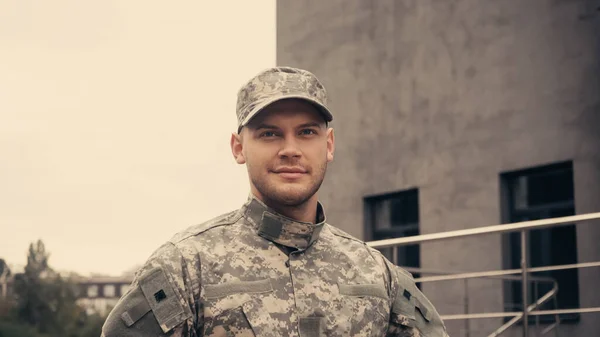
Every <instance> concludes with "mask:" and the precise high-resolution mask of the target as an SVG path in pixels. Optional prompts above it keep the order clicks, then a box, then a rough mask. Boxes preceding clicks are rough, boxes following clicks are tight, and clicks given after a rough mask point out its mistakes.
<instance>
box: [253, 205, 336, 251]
mask: <svg viewBox="0 0 600 337" xmlns="http://www.w3.org/2000/svg"><path fill="white" fill-rule="evenodd" d="M243 208H244V210H243V212H244V217H246V218H247V219H248V220H249V221H250V222H251V223H252V224H253V225H254V226H256V228H257V230H258V235H260V236H262V237H263V238H265V239H267V240H270V241H273V242H275V243H278V244H280V245H284V246H287V247H292V248H297V249H299V250H304V249H306V248H308V247H309V246H310V245H311V244H312V243H313V242H315V241H317V239H318V238H319V234H320V233H321V230H322V229H323V226H324V225H325V213H324V211H323V205H322V204H321V203H320V202H318V203H317V220H318V222H317V223H316V224H313V223H308V222H302V221H297V220H294V219H291V218H288V217H286V216H283V215H281V214H279V213H277V212H275V211H274V210H273V209H271V208H270V207H268V206H267V205H265V204H264V203H263V202H262V201H260V200H258V199H257V198H256V197H255V196H254V195H252V194H250V196H249V197H248V201H247V202H246V204H245V205H244V207H243Z"/></svg>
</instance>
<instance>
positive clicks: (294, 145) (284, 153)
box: [279, 137, 302, 158]
mask: <svg viewBox="0 0 600 337" xmlns="http://www.w3.org/2000/svg"><path fill="white" fill-rule="evenodd" d="M301 155H302V151H300V147H299V146H298V142H297V141H296V140H295V139H294V138H293V137H286V139H285V140H284V141H283V147H282V148H281V150H279V156H280V157H288V158H292V157H300V156H301Z"/></svg>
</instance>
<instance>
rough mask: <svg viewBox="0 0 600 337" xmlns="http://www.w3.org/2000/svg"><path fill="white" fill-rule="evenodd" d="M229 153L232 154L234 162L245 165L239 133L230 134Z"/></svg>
mask: <svg viewBox="0 0 600 337" xmlns="http://www.w3.org/2000/svg"><path fill="white" fill-rule="evenodd" d="M230 145H231V153H232V154H233V158H234V159H235V162H236V163H238V164H245V163H246V157H244V152H243V151H242V150H243V146H242V134H241V132H240V133H235V132H234V133H232V134H231V141H230Z"/></svg>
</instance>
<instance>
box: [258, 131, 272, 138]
mask: <svg viewBox="0 0 600 337" xmlns="http://www.w3.org/2000/svg"><path fill="white" fill-rule="evenodd" d="M260 136H261V137H267V138H268V137H274V136H276V135H275V132H273V131H265V132H263V133H261V134H260Z"/></svg>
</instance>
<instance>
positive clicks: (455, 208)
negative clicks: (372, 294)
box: [277, 0, 600, 337]
mask: <svg viewBox="0 0 600 337" xmlns="http://www.w3.org/2000/svg"><path fill="white" fill-rule="evenodd" d="M599 6H600V2H598V1H587V0H580V1H579V0H572V1H557V0H505V1H489V0H488V1H481V0H378V1H367V0H331V1H315V0H294V1H278V2H277V64H278V65H289V66H297V67H302V68H306V69H308V70H311V71H313V72H314V73H315V74H316V75H317V76H318V77H319V78H320V79H321V80H322V81H323V82H324V84H325V86H326V88H327V89H328V91H329V95H330V98H331V101H330V106H331V108H332V111H333V112H334V115H335V120H334V122H333V127H334V129H335V137H336V154H335V159H334V162H333V163H332V164H331V165H330V167H329V171H328V174H327V177H326V180H325V183H324V185H323V189H322V192H321V196H320V197H321V200H322V202H323V203H324V205H325V207H326V210H327V217H328V220H329V222H330V223H331V224H333V225H335V226H338V227H340V228H342V229H343V230H346V231H348V232H349V233H351V234H353V235H355V236H357V237H359V238H362V239H365V240H375V239H381V238H387V237H399V236H406V235H414V234H427V233H435V232H443V231H451V230H458V229H465V228H475V227H481V226H488V225H495V224H499V223H509V222H517V221H524V220H528V219H540V218H547V217H556V216H564V215H572V214H583V213H591V212H598V211H600V17H599V16H598V11H597V8H598V7H599ZM515 240H516V239H515V238H514V237H512V238H511V236H510V235H488V236H479V237H474V238H469V239H460V240H452V241H441V242H433V243H428V244H422V245H421V246H420V247H412V248H407V249H401V250H400V255H401V256H399V257H398V259H399V262H400V264H405V265H409V266H416V267H420V268H423V269H430V270H442V271H454V272H460V271H484V270H497V269H508V268H519V266H518V259H517V261H515V256H517V255H515V254H518V253H519V251H520V248H519V247H518V244H516V243H515ZM517 241H518V240H517ZM530 242H531V248H530V256H531V265H532V266H543V265H549V264H568V263H576V262H588V261H600V226H599V224H594V223H591V222H587V223H583V224H580V225H577V226H576V227H575V226H567V227H561V229H555V230H545V231H538V232H535V233H531V234H530ZM515 263H517V265H516V266H515ZM423 276H424V275H423ZM545 276H550V277H553V278H555V279H558V280H559V286H560V290H559V294H560V296H559V297H558V301H559V303H558V306H559V307H560V308H573V307H577V306H580V307H594V306H596V307H597V306H600V291H598V285H599V284H600V268H588V269H580V270H574V271H569V272H558V273H557V272H554V273H549V274H548V273H546V274H545ZM515 284H516V286H515ZM515 287H516V288H515ZM422 288H423V290H424V292H425V293H426V294H427V295H428V297H429V298H430V299H431V300H432V302H434V303H435V304H436V307H437V308H438V311H439V312H440V313H441V314H442V315H449V314H462V313H464V312H465V310H466V311H468V312H470V313H483V312H501V311H510V310H515V309H519V308H518V302H519V301H520V297H519V296H520V295H519V293H518V291H516V290H518V289H520V285H519V283H518V282H509V281H500V280H496V279H476V280H469V281H468V283H467V284H465V282H464V281H444V282H436V283H423V284H422ZM544 289H546V288H544V286H541V285H540V289H538V291H539V292H540V293H543V291H544ZM538 297H539V296H538ZM513 303H517V304H513ZM543 309H553V307H552V306H549V307H543ZM562 318H563V319H564V322H563V324H561V325H560V328H559V331H560V333H562V334H563V335H568V336H596V335H598V334H600V314H598V313H589V314H581V315H571V316H568V315H565V316H564V317H562ZM503 322H504V321H503V319H499V318H495V319H473V320H470V321H468V322H465V321H461V320H451V321H447V327H448V330H449V333H450V335H451V336H453V337H454V336H487V335H488V334H489V333H491V332H493V331H494V330H495V329H496V328H498V327H499V326H500V325H502V324H503ZM548 324H549V322H546V321H543V322H542V323H541V325H542V326H543V327H546V326H548ZM519 329H520V326H517V327H514V328H512V329H511V330H509V331H508V332H507V334H506V335H509V336H512V335H514V336H520V335H521V331H520V330H519Z"/></svg>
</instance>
